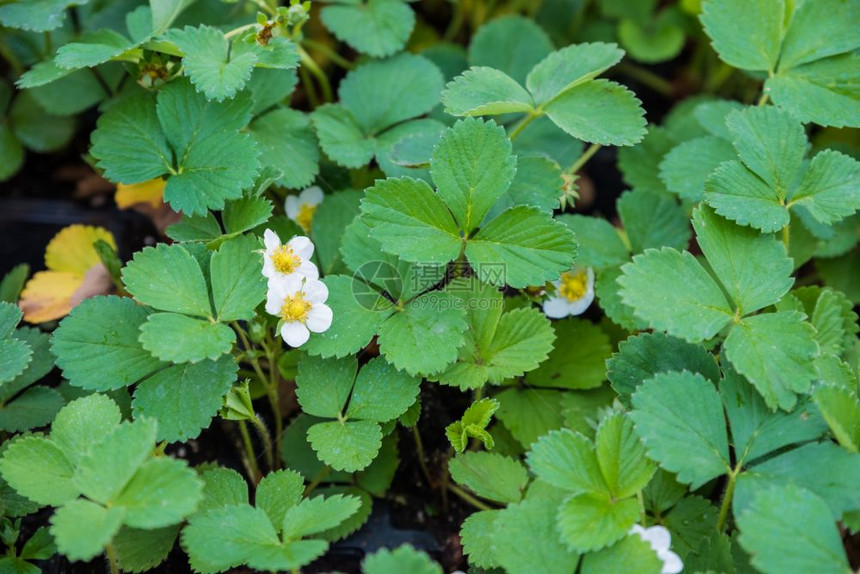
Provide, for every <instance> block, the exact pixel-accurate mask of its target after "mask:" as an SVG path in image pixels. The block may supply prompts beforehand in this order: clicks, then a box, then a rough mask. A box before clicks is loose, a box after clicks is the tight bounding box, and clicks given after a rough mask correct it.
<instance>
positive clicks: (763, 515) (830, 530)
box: [737, 485, 851, 574]
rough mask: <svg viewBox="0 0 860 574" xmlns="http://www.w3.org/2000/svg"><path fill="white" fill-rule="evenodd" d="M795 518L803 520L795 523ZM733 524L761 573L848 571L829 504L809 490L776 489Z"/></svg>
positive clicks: (781, 487)
mask: <svg viewBox="0 0 860 574" xmlns="http://www.w3.org/2000/svg"><path fill="white" fill-rule="evenodd" d="M798 516H802V517H803V520H802V521H797V520H795V519H794V518H795V517H798ZM737 521H738V526H739V527H740V531H741V535H740V544H741V546H742V547H743V548H744V549H745V550H746V551H747V552H749V553H750V554H751V555H752V563H753V565H754V566H755V567H756V568H757V569H758V570H760V571H762V572H766V573H772V572H773V573H776V572H786V571H787V570H794V569H799V570H810V569H812V570H815V571H816V572H834V573H837V572H839V573H843V574H844V573H846V572H850V571H851V569H850V567H849V566H848V559H847V558H846V557H845V550H844V549H843V547H842V540H841V538H840V536H839V532H838V531H837V529H836V525H835V524H834V522H833V517H832V515H831V514H830V510H829V509H828V508H827V504H825V502H824V501H823V500H821V499H820V498H819V497H817V496H815V495H814V494H813V493H811V492H809V491H808V490H805V489H803V488H798V487H796V486H793V485H786V486H774V487H772V488H770V489H768V490H766V491H763V492H761V493H760V494H759V495H758V496H757V497H756V498H755V500H754V502H753V503H752V504H751V505H750V506H749V507H748V508H747V509H746V510H745V511H744V512H742V513H741V514H740V516H738V518H737Z"/></svg>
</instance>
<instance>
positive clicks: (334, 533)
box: [317, 443, 393, 542]
mask: <svg viewBox="0 0 860 574" xmlns="http://www.w3.org/2000/svg"><path fill="white" fill-rule="evenodd" d="M392 444H393V443H392ZM383 448H385V447H384V446H383ZM379 458H381V456H380V457H379ZM379 458H377V460H379ZM371 468H372V466H371ZM317 492H318V493H319V494H321V495H325V496H330V495H332V494H348V495H350V496H354V497H357V498H358V499H359V500H360V501H361V505H360V506H359V508H358V510H357V511H356V512H355V514H353V515H352V516H350V517H349V518H347V519H346V520H344V521H342V522H341V523H340V524H338V525H337V526H335V527H333V528H329V529H328V530H326V531H325V532H321V533H319V534H318V536H319V537H320V538H323V539H325V540H328V541H329V542H336V541H338V540H342V539H343V538H346V537H347V536H349V535H350V534H352V533H354V532H356V531H357V530H358V529H359V528H361V527H362V526H364V525H365V524H366V523H367V521H368V520H369V519H370V513H371V511H372V506H373V499H372V498H371V496H370V494H368V493H367V491H366V490H362V489H361V488H360V487H358V486H331V487H328V488H321V489H318V490H317Z"/></svg>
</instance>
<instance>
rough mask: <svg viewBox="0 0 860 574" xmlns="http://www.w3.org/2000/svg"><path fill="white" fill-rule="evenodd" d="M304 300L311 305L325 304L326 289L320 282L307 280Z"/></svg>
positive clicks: (326, 297)
mask: <svg viewBox="0 0 860 574" xmlns="http://www.w3.org/2000/svg"><path fill="white" fill-rule="evenodd" d="M303 291H304V292H305V299H306V300H308V301H310V302H311V303H325V301H326V299H328V287H326V286H325V283H323V282H322V281H316V280H314V279H308V280H307V281H305V287H304V289H303Z"/></svg>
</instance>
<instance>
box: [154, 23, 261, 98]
mask: <svg viewBox="0 0 860 574" xmlns="http://www.w3.org/2000/svg"><path fill="white" fill-rule="evenodd" d="M165 39H166V40H167V41H168V42H171V43H173V44H176V46H177V47H178V48H179V49H180V50H182V52H183V57H182V66H183V68H184V71H185V74H186V75H187V76H188V77H189V78H190V79H191V83H192V84H194V85H195V86H196V87H197V91H199V92H201V93H203V94H204V95H205V96H206V98H207V99H210V100H217V101H219V102H220V101H222V100H224V99H225V98H232V97H233V96H235V95H236V92H238V91H239V90H241V89H242V88H243V87H244V86H245V83H246V82H247V81H248V79H249V78H250V77H251V70H252V69H253V68H254V62H255V61H256V59H257V58H256V56H255V54H254V52H252V51H250V50H248V51H246V50H239V49H234V50H231V46H230V41H229V40H228V39H227V38H226V37H225V36H224V33H223V32H221V31H220V30H218V29H216V28H212V27H211V26H200V27H199V28H192V27H191V26H186V27H185V28H184V29H182V30H178V29H174V30H171V31H170V32H169V33H168V34H166V35H165Z"/></svg>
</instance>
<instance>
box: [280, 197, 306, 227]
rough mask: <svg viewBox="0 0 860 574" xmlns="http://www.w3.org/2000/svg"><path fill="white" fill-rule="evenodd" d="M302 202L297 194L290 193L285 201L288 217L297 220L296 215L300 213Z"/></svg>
mask: <svg viewBox="0 0 860 574" xmlns="http://www.w3.org/2000/svg"><path fill="white" fill-rule="evenodd" d="M301 205H302V202H301V201H299V198H298V197H297V196H295V195H288V196H287V200H286V201H285V202H284V211H286V212H287V217H289V218H290V219H292V220H293V221H295V220H296V217H297V216H298V215H299V207H301Z"/></svg>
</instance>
